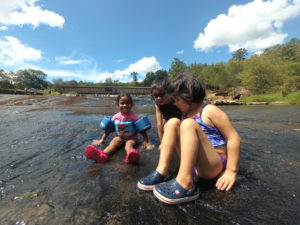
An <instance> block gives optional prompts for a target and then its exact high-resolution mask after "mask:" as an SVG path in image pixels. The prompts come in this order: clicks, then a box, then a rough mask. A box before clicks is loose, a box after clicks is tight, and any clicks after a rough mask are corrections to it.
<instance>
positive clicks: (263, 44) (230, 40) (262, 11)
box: [194, 0, 300, 52]
mask: <svg viewBox="0 0 300 225" xmlns="http://www.w3.org/2000/svg"><path fill="white" fill-rule="evenodd" d="M299 15H300V0H269V1H262V0H254V1H253V2H250V3H248V4H245V5H233V6H231V7H230V8H229V10H228V14H227V15H225V14H220V15H219V16H217V18H215V19H213V20H211V21H210V22H209V23H208V24H207V26H206V27H205V28H204V32H203V33H200V34H199V36H198V38H197V39H196V40H195V41H194V48H195V49H197V50H200V51H209V50H210V49H212V48H213V47H216V46H225V45H227V46H228V47H229V50H230V51H231V52H232V51H235V50H237V49H239V48H246V49H247V50H248V51H251V52H256V51H259V50H262V49H265V48H268V47H271V46H273V45H276V44H281V43H283V41H284V38H285V37H287V34H285V33H282V31H281V29H282V27H283V25H284V22H285V21H286V20H288V19H292V18H295V17H297V16H299Z"/></svg>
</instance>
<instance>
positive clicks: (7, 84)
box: [0, 69, 14, 89]
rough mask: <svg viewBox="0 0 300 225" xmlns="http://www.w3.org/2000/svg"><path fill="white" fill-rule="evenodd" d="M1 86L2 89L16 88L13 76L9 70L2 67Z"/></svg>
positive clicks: (0, 72)
mask: <svg viewBox="0 0 300 225" xmlns="http://www.w3.org/2000/svg"><path fill="white" fill-rule="evenodd" d="M0 88H2V89H12V88H14V85H13V83H12V77H11V76H10V75H9V74H8V73H7V72H5V71H4V70H1V69H0Z"/></svg>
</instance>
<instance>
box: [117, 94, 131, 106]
mask: <svg viewBox="0 0 300 225" xmlns="http://www.w3.org/2000/svg"><path fill="white" fill-rule="evenodd" d="M122 97H127V98H128V100H129V101H130V103H131V105H133V100H132V98H131V96H130V94H127V93H124V92H121V93H120V94H119V95H118V97H117V99H116V104H117V105H118V104H119V101H120V99H121V98H122Z"/></svg>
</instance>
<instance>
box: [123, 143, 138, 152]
mask: <svg viewBox="0 0 300 225" xmlns="http://www.w3.org/2000/svg"><path fill="white" fill-rule="evenodd" d="M135 145H136V140H128V141H126V143H125V151H126V153H127V154H128V153H129V152H130V151H131V149H133V148H134V147H135Z"/></svg>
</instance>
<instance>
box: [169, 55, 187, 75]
mask: <svg viewBox="0 0 300 225" xmlns="http://www.w3.org/2000/svg"><path fill="white" fill-rule="evenodd" d="M186 69H187V66H186V64H185V63H184V62H183V61H181V60H180V59H178V58H174V59H173V62H172V64H171V68H170V70H169V78H170V79H173V78H174V77H175V76H176V75H177V73H178V72H184V71H186Z"/></svg>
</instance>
